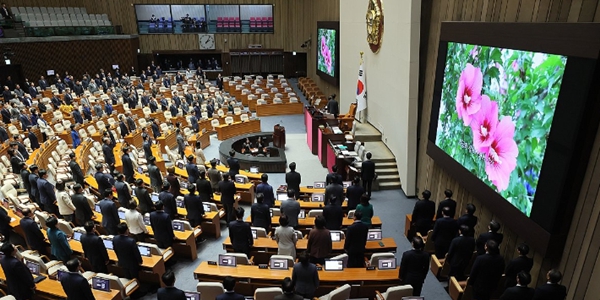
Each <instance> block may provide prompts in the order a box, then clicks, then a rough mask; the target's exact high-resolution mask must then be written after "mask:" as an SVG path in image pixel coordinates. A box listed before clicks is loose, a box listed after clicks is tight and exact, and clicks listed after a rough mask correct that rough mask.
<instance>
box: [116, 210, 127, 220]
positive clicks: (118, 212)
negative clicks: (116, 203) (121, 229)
mask: <svg viewBox="0 0 600 300" xmlns="http://www.w3.org/2000/svg"><path fill="white" fill-rule="evenodd" d="M117 214H118V215H119V219H121V220H125V212H124V211H122V210H118V211H117Z"/></svg>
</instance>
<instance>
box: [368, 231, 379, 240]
mask: <svg viewBox="0 0 600 300" xmlns="http://www.w3.org/2000/svg"><path fill="white" fill-rule="evenodd" d="M381 238H382V234H381V230H372V229H371V230H369V232H368V233H367V241H380V240H381Z"/></svg>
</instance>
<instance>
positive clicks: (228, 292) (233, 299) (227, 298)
mask: <svg viewBox="0 0 600 300" xmlns="http://www.w3.org/2000/svg"><path fill="white" fill-rule="evenodd" d="M223 287H224V288H225V293H224V294H221V295H218V296H217V298H216V300H244V299H245V298H244V296H242V295H240V294H237V293H236V292H234V291H233V288H235V278H233V277H231V276H227V277H225V279H223Z"/></svg>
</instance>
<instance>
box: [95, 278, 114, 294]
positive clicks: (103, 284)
mask: <svg viewBox="0 0 600 300" xmlns="http://www.w3.org/2000/svg"><path fill="white" fill-rule="evenodd" d="M92 288H93V289H95V290H99V291H103V292H110V280H108V279H104V278H100V277H92Z"/></svg>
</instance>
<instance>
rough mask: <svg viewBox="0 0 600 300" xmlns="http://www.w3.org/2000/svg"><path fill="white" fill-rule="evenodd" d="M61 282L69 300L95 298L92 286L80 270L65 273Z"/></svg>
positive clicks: (89, 299)
mask: <svg viewBox="0 0 600 300" xmlns="http://www.w3.org/2000/svg"><path fill="white" fill-rule="evenodd" d="M60 284H61V285H62V287H63V290H65V294H67V300H80V299H84V300H94V299H96V298H94V294H92V288H91V287H90V284H89V283H88V281H87V279H85V277H83V275H81V274H80V273H79V272H68V273H64V274H63V276H62V277H61V278H60Z"/></svg>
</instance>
